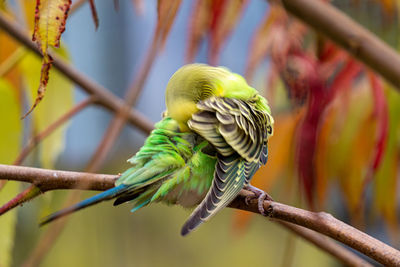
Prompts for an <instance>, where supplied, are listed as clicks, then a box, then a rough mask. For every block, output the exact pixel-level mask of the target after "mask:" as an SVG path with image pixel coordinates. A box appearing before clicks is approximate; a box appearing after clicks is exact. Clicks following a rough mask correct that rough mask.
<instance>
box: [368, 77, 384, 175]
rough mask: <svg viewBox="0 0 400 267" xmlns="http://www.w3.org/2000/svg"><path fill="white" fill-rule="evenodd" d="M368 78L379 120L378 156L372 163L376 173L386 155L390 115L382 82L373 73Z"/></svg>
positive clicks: (375, 114)
mask: <svg viewBox="0 0 400 267" xmlns="http://www.w3.org/2000/svg"><path fill="white" fill-rule="evenodd" d="M368 76H369V79H370V81H371V85H372V92H373V94H374V101H375V105H374V114H373V115H374V116H375V117H376V120H377V135H376V136H377V140H376V154H375V156H374V158H373V163H372V169H373V171H374V172H376V170H377V169H378V168H379V165H380V163H381V162H382V158H383V155H384V153H385V147H386V141H387V138H388V132H389V114H388V106H387V102H386V98H385V94H384V90H383V84H382V81H381V80H380V79H379V78H378V77H377V76H376V75H375V74H373V73H371V72H370V73H368Z"/></svg>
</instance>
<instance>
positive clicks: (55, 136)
mask: <svg viewBox="0 0 400 267" xmlns="http://www.w3.org/2000/svg"><path fill="white" fill-rule="evenodd" d="M58 51H59V52H60V54H61V55H63V56H64V57H67V54H68V53H67V51H66V50H65V49H59V50H58ZM41 65H42V64H41V61H40V59H39V58H38V57H37V56H36V55H34V54H28V55H27V56H26V57H25V58H24V59H23V60H22V61H21V65H20V66H21V71H22V73H23V75H24V79H25V84H26V88H27V95H28V98H29V100H30V101H31V102H32V103H33V102H34V101H35V98H36V90H37V79H38V77H39V76H40V69H41ZM51 75H52V77H51V79H50V80H49V83H48V85H47V93H46V97H45V98H44V99H43V100H42V102H41V104H40V105H39V106H38V107H37V108H36V109H35V111H34V112H33V126H34V132H35V134H37V133H39V132H41V131H43V130H44V129H46V128H47V127H48V126H49V125H50V124H51V123H53V122H54V121H56V120H57V119H58V118H60V117H61V116H62V115H63V114H64V113H66V112H67V111H69V110H70V109H71V108H72V105H73V85H72V83H71V82H70V81H69V80H68V79H67V78H65V77H64V76H63V75H62V74H60V72H58V71H57V70H55V69H53V70H52V74H51ZM65 130H66V125H63V126H62V127H59V128H58V129H57V130H55V131H54V132H53V133H52V134H51V135H50V136H48V137H47V138H46V139H44V140H43V141H42V143H41V144H40V146H39V147H40V154H39V155H40V162H41V165H42V166H43V167H44V168H48V169H52V168H54V163H55V161H56V159H57V157H58V155H59V154H60V153H61V152H62V151H63V149H64V143H65Z"/></svg>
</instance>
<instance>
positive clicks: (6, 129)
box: [0, 79, 22, 267]
mask: <svg viewBox="0 0 400 267" xmlns="http://www.w3.org/2000/svg"><path fill="white" fill-rule="evenodd" d="M0 122H1V123H0V163H2V164H11V163H12V162H13V161H14V160H15V158H16V157H17V155H18V152H19V150H20V146H21V141H22V123H21V120H20V105H19V101H18V98H17V94H16V91H15V89H13V87H12V86H11V84H10V83H8V82H6V81H5V80H3V79H0ZM18 188H19V183H16V182H8V183H7V184H6V185H5V186H4V187H3V188H2V189H1V191H0V205H1V204H3V203H6V202H7V201H9V200H10V199H11V198H13V197H15V195H16V194H18ZM16 219H17V214H16V210H13V211H10V212H8V213H7V214H5V215H3V216H2V217H1V220H0V236H1V238H0V259H1V260H0V264H1V266H2V267H8V266H11V259H12V248H13V243H14V234H15V223H16Z"/></svg>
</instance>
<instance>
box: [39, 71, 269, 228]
mask: <svg viewBox="0 0 400 267" xmlns="http://www.w3.org/2000/svg"><path fill="white" fill-rule="evenodd" d="M166 106H167V110H166V111H165V112H164V114H163V119H162V120H161V121H160V122H158V123H157V124H156V125H155V129H154V130H153V131H152V132H151V134H150V136H149V137H148V138H147V140H146V142H145V144H144V146H143V147H142V148H141V149H140V150H139V152H137V153H136V155H134V156H133V157H132V158H130V159H129V160H128V162H130V163H131V164H132V165H133V166H132V167H131V168H130V169H128V170H126V171H125V172H124V173H123V174H122V175H121V176H120V177H119V178H118V180H117V181H116V182H115V187H114V188H112V189H109V190H107V191H105V192H102V193H100V194H98V195H95V196H93V197H91V198H89V199H86V200H84V201H82V202H80V203H78V204H76V205H75V206H72V207H70V208H66V209H64V210H61V211H59V212H56V213H54V214H52V215H50V216H48V217H47V218H45V219H44V220H43V221H42V223H41V224H45V223H48V222H50V221H52V220H54V219H56V218H59V217H61V216H64V215H66V214H69V213H71V212H74V211H76V210H79V209H82V208H85V207H87V206H90V205H93V204H96V203H99V202H101V201H103V200H109V199H115V202H114V205H119V204H121V203H124V202H128V201H129V202H133V209H132V212H133V211H136V210H138V209H139V208H141V207H143V206H146V205H148V204H150V203H152V202H159V201H162V202H166V203H169V204H179V205H182V206H184V207H194V206H196V205H198V206H197V207H196V209H195V210H194V211H193V213H192V214H191V216H190V217H189V219H188V220H187V221H186V223H185V224H184V225H183V227H182V231H181V233H182V235H186V234H188V233H189V232H191V231H192V230H194V229H195V228H196V227H198V226H199V225H200V224H201V223H202V222H204V221H207V220H208V219H210V218H211V217H212V216H213V215H214V214H216V213H217V212H218V211H219V210H221V209H222V208H224V207H226V206H227V205H228V204H229V203H230V202H231V201H232V200H233V199H234V198H235V197H236V196H237V195H238V194H239V192H240V190H241V189H242V188H244V187H245V188H248V189H249V190H251V191H253V192H255V193H256V195H257V196H258V197H259V207H260V209H262V205H261V203H262V201H263V200H264V198H265V197H266V195H265V194H264V193H262V191H261V190H259V189H257V188H255V187H252V186H251V185H250V184H249V182H250V179H251V178H252V177H253V175H254V173H255V172H256V171H257V170H258V168H260V166H261V165H264V164H265V163H266V162H267V157H268V147H267V145H268V138H269V137H270V136H271V135H272V126H273V118H272V116H271V110H270V108H269V106H268V104H267V101H266V99H265V98H263V97H262V96H261V95H260V94H259V93H258V92H257V91H256V90H255V89H254V88H252V87H250V86H249V85H248V84H247V82H246V80H245V79H244V78H243V77H242V76H240V75H238V74H236V73H232V72H230V71H229V70H228V69H226V68H224V67H211V66H208V65H205V64H191V65H186V66H183V67H182V68H180V69H179V70H178V71H177V72H176V73H175V74H174V75H173V76H172V77H171V79H170V80H169V82H168V85H167V90H166Z"/></svg>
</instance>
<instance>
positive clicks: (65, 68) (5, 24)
mask: <svg viewBox="0 0 400 267" xmlns="http://www.w3.org/2000/svg"><path fill="white" fill-rule="evenodd" d="M0 28H1V29H3V30H4V31H6V32H7V33H8V34H9V35H10V36H12V37H13V38H14V39H15V40H17V41H19V42H20V43H22V44H23V45H24V46H25V47H27V48H29V49H30V50H31V51H33V52H35V53H36V54H37V55H39V56H42V55H41V54H40V51H39V49H38V48H37V46H36V44H35V43H33V42H32V41H31V40H30V38H29V37H28V36H27V35H26V33H25V31H24V30H23V29H21V28H20V27H19V26H18V25H17V24H15V23H14V22H12V21H11V20H10V19H8V18H7V15H6V14H5V13H4V12H2V11H0ZM51 56H52V57H53V59H54V62H53V64H54V67H55V68H56V69H58V70H59V71H60V72H61V73H62V74H63V75H65V76H66V77H67V78H69V79H70V80H71V81H73V82H74V83H75V84H77V85H78V86H79V87H80V88H82V89H83V90H84V91H86V92H87V93H88V94H90V95H95V96H96V100H97V101H96V102H95V103H96V104H98V105H100V106H102V107H105V108H107V109H109V110H111V111H114V112H117V111H119V110H120V109H125V110H126V112H127V113H128V114H127V116H128V119H129V121H130V122H131V123H132V124H133V125H135V126H136V127H138V128H139V129H140V130H142V131H143V132H145V133H149V132H150V131H151V130H152V129H153V124H152V123H151V122H150V121H149V120H148V119H147V118H146V117H145V116H143V115H142V114H141V113H140V112H138V111H137V110H135V109H132V108H131V107H130V106H129V105H127V104H126V103H125V102H124V101H123V100H122V99H120V98H118V97H116V96H115V95H114V94H112V93H111V92H109V91H108V90H107V89H106V88H104V87H103V86H101V85H99V84H97V83H96V82H94V81H93V80H91V79H90V78H88V77H87V76H86V75H84V74H82V73H81V72H80V71H78V70H77V69H75V68H74V67H72V66H71V65H70V64H68V63H67V62H66V61H65V60H63V59H61V58H59V57H57V56H56V55H51Z"/></svg>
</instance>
